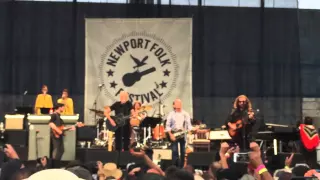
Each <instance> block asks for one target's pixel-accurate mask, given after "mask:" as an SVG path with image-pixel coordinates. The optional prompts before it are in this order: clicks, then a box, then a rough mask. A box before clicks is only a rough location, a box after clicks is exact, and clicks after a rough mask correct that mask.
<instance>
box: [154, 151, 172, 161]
mask: <svg viewBox="0 0 320 180" xmlns="http://www.w3.org/2000/svg"><path fill="white" fill-rule="evenodd" d="M152 159H153V160H160V159H161V160H171V159H172V151H171V149H153V155H152Z"/></svg>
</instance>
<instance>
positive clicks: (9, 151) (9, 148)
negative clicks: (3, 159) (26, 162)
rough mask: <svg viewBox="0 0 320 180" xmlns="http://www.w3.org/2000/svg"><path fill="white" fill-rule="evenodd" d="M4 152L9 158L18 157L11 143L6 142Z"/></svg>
mask: <svg viewBox="0 0 320 180" xmlns="http://www.w3.org/2000/svg"><path fill="white" fill-rule="evenodd" d="M4 153H5V154H6V155H7V156H8V157H9V158H10V159H19V155H18V153H17V152H16V150H15V149H14V148H13V147H12V146H11V144H6V147H5V148H4Z"/></svg>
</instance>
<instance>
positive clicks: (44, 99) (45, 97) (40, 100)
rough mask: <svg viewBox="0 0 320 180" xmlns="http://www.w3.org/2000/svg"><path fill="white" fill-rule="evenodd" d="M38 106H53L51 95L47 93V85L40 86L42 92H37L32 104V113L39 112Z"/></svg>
mask: <svg viewBox="0 0 320 180" xmlns="http://www.w3.org/2000/svg"><path fill="white" fill-rule="evenodd" d="M40 108H53V103H52V97H51V95H50V94H48V86H46V85H43V86H42V93H41V94H38V96H37V99H36V103H35V105H34V113H35V114H41V112H40Z"/></svg>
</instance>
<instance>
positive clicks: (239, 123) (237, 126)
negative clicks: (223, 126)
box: [228, 119, 243, 137]
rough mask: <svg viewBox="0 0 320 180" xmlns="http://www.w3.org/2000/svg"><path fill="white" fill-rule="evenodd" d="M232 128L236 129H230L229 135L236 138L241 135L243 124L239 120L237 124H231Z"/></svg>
mask: <svg viewBox="0 0 320 180" xmlns="http://www.w3.org/2000/svg"><path fill="white" fill-rule="evenodd" d="M231 126H235V129H232V128H230V127H228V133H229V135H230V136H231V137H234V136H236V135H237V134H238V133H239V129H241V128H242V127H243V122H242V120H241V119H239V120H237V121H236V122H235V123H231Z"/></svg>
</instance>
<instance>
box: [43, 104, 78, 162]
mask: <svg viewBox="0 0 320 180" xmlns="http://www.w3.org/2000/svg"><path fill="white" fill-rule="evenodd" d="M54 109H55V111H54V113H53V114H51V119H50V121H49V126H50V128H51V133H50V139H51V142H52V145H53V148H52V150H53V151H52V159H54V160H59V161H60V160H61V158H62V155H63V153H64V145H63V131H62V130H61V129H59V127H61V126H64V122H63V120H62V119H61V118H60V115H61V113H62V112H63V111H64V104H60V103H59V104H57V105H56V106H55V107H54ZM72 130H74V127H73V128H72ZM53 132H56V133H57V134H58V135H59V137H56V136H55V134H54V133H53Z"/></svg>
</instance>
